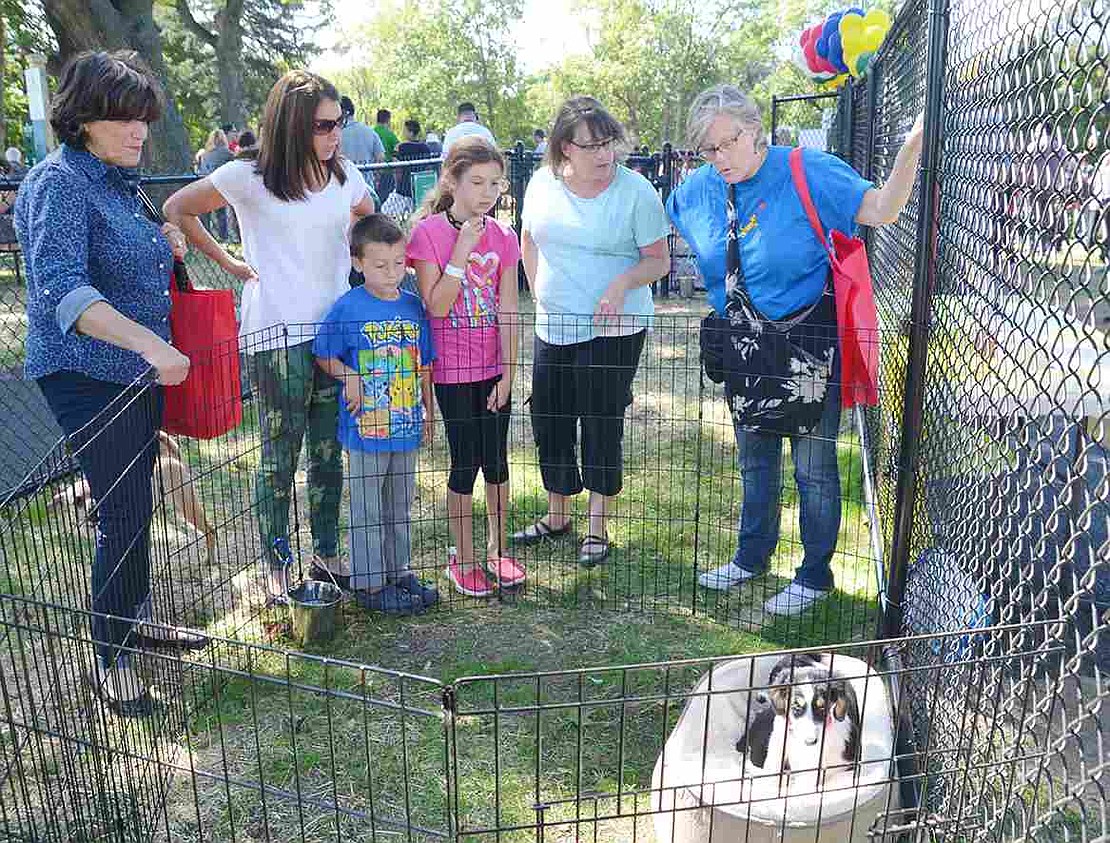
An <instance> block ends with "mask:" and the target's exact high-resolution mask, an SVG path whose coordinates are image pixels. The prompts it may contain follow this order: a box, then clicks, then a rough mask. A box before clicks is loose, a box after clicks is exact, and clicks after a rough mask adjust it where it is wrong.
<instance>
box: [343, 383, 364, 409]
mask: <svg viewBox="0 0 1110 843" xmlns="http://www.w3.org/2000/svg"><path fill="white" fill-rule="evenodd" d="M343 404H344V405H345V406H346V407H347V412H348V413H350V414H351V415H352V416H357V415H358V414H359V413H361V412H362V378H360V377H359V376H358V374H357V373H356V372H351V373H349V374H348V375H346V376H345V377H344V378H343Z"/></svg>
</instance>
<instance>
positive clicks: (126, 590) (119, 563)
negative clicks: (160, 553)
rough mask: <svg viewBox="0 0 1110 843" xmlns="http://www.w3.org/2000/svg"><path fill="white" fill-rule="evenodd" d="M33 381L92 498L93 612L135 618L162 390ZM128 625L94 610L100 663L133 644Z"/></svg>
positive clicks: (143, 583) (142, 589) (142, 594)
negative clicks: (95, 507) (119, 649)
mask: <svg viewBox="0 0 1110 843" xmlns="http://www.w3.org/2000/svg"><path fill="white" fill-rule="evenodd" d="M38 384H39V388H40V389H41V390H42V394H43V396H44V397H45V398H46V403H47V404H48V405H49V406H50V409H51V411H52V412H53V413H54V417H55V418H56V419H57V420H58V425H59V426H60V427H61V428H62V430H63V431H65V434H66V438H67V439H68V440H69V446H70V448H71V449H72V451H73V453H74V455H75V456H76V458H77V463H78V465H80V466H81V471H82V472H83V473H84V475H85V479H86V480H87V481H88V483H89V490H90V492H91V493H92V496H93V498H94V499H95V500H96V503H97V520H96V558H95V560H94V561H93V568H92V610H93V612H99V613H102V614H105V615H117V616H119V617H122V618H136V617H140V616H141V615H142V614H144V613H145V610H146V607H147V604H148V602H149V600H150V517H151V513H152V511H153V508H154V496H153V492H152V489H151V474H152V472H153V470H154V461H155V459H156V458H157V456H158V429H159V428H160V427H161V426H162V389H161V387H157V386H149V385H148V386H136V385H132V386H123V385H122V384H118V383H109V382H107V381H101V380H95V379H94V378H90V377H87V376H86V375H83V374H80V373H79V372H55V373H54V374H52V375H47V376H45V377H42V378H39V380H38ZM73 576H74V578H75V579H76V577H77V574H76V572H75V573H74V575H73ZM133 629H134V624H133V623H132V622H131V621H127V620H109V619H107V618H104V617H102V616H101V615H94V616H93V619H92V637H93V642H94V643H95V645H96V649H97V653H98V654H99V656H100V659H101V663H102V665H103V666H104V667H111V666H112V665H113V664H114V663H115V660H116V657H117V655H118V648H119V647H121V646H134V641H131V640H130V639H131V634H132V631H133Z"/></svg>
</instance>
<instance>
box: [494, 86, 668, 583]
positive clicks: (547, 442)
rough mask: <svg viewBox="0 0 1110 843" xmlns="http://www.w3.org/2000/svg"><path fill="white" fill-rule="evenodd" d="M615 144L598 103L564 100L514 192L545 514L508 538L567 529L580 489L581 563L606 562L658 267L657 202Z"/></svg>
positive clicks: (617, 129)
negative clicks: (531, 305)
mask: <svg viewBox="0 0 1110 843" xmlns="http://www.w3.org/2000/svg"><path fill="white" fill-rule="evenodd" d="M627 148H628V143H627V140H626V139H625V135H624V129H623V127H622V126H621V124H620V123H619V122H617V120H616V119H614V118H613V116H612V115H611V114H609V112H607V111H606V110H605V109H604V108H603V107H602V105H601V103H599V102H598V101H597V100H596V99H594V98H593V97H572V98H571V99H569V100H567V101H566V102H565V103H564V104H563V106H562V108H560V109H559V113H558V115H557V116H556V118H555V125H554V127H553V128H552V130H551V139H550V141H549V142H548V146H547V151H546V156H545V164H546V165H547V166H544V167H542V168H541V169H540V170H538V171H537V172H536V173H535V175H533V176H532V178H531V180H530V181H529V182H528V190H527V192H526V193H525V196H524V209H523V210H524V213H523V237H522V240H521V256H522V258H523V261H524V270H525V272H527V273H528V279H529V281H530V282H531V284H532V290H533V292H534V295H535V300H536V343H535V345H536V350H535V355H534V358H533V366H532V398H531V411H532V432H533V435H534V436H535V439H536V448H537V450H538V451H539V459H540V473H541V475H542V477H543V484H544V488H545V489H546V490H547V506H548V511H547V514H546V515H545V516H544V517H543V518H541V519H540V520H538V521H536V522H535V523H534V524H531V525H529V526H528V527H526V528H525V529H523V530H521V531H520V532H518V533H515V534H514V535H513V537H512V538H513V540H514V541H515V542H517V543H522V544H528V543H531V542H537V541H540V540H542V539H544V538H547V537H549V536H555V535H561V534H563V533H566V532H568V531H569V530H570V497H571V496H573V495H576V494H578V492H580V491H582V489H583V488H585V489H588V490H589V492H590V502H589V527H588V528H587V531H586V534H585V536H584V538H583V541H582V546H581V548H580V549H579V555H578V561H579V563H580V564H582V565H584V566H587V567H588V566H591V565H596V564H597V563H599V562H603V561H604V560H605V559H606V558H607V557H608V555H609V533H608V530H607V527H606V522H607V518H608V515H609V511H610V509H611V508H612V506H613V503H614V499H615V498H616V496H617V494H618V493H619V492H620V490H621V487H622V481H623V477H622V461H623V457H622V452H621V443H622V440H623V437H624V413H625V409H626V408H627V407H628V405H629V404H631V403H632V380H633V379H634V378H635V376H636V368H637V366H638V365H639V362H640V353H641V352H642V350H643V347H644V335H645V331H646V329H647V326H648V324H649V322H650V320H651V316H652V313H653V309H652V301H651V291H650V290H649V289H648V285H649V284H651V282H652V281H656V280H658V279H659V278H660V277H662V276H663V275H666V274H667V272H668V270H669V269H670V258H669V256H668V253H667V234H668V233H669V231H670V226H669V224H668V222H667V217H666V214H665V213H664V211H663V203H662V202H661V201H660V199H659V194H658V193H656V191H655V188H654V187H652V186H651V184H650V182H648V180H647V179H645V178H644V177H643V176H641V175H639V174H638V173H634V172H632V170H629V169H628V168H627V167H624V166H622V165H621V164H620V163H619V162H618V154H619V153H620V152H621V151H622V150H623V149H627ZM579 426H580V427H581V443H580V444H581V454H582V461H581V469H579V464H578V454H577V451H578V448H579V441H578V439H579V436H578V429H579Z"/></svg>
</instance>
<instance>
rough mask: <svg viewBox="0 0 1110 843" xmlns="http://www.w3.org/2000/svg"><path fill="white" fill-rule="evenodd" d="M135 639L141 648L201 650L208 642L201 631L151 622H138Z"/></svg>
mask: <svg viewBox="0 0 1110 843" xmlns="http://www.w3.org/2000/svg"><path fill="white" fill-rule="evenodd" d="M144 627H145V630H146V631H144ZM135 639H136V642H137V646H138V647H139V648H140V649H143V650H203V649H204V648H205V647H207V646H208V644H209V638H208V636H207V635H205V634H204V633H203V632H195V631H194V630H190V629H174V628H173V627H166V626H161V625H158V624H155V623H153V622H150V623H144V622H140V623H139V628H138V630H137V631H136V634H135Z"/></svg>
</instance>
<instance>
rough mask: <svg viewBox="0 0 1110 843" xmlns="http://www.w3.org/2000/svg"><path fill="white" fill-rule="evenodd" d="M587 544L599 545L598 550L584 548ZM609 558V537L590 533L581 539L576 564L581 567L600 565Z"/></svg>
mask: <svg viewBox="0 0 1110 843" xmlns="http://www.w3.org/2000/svg"><path fill="white" fill-rule="evenodd" d="M587 545H593V546H595V547H597V546H600V547H601V550H599V551H589V550H586V546H587ZM608 558H609V539H605V538H602V537H601V536H595V535H593V534H592V533H591V534H589V535H587V536H586V537H585V538H584V539H582V546H581V547H580V548H579V550H578V564H579V565H581V566H582V567H583V568H592V567H593V566H594V565H600V564H601V563H602V562H604V561H605V560H606V559H608Z"/></svg>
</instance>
